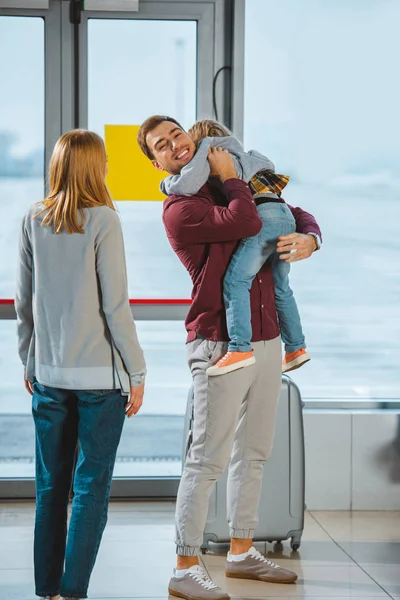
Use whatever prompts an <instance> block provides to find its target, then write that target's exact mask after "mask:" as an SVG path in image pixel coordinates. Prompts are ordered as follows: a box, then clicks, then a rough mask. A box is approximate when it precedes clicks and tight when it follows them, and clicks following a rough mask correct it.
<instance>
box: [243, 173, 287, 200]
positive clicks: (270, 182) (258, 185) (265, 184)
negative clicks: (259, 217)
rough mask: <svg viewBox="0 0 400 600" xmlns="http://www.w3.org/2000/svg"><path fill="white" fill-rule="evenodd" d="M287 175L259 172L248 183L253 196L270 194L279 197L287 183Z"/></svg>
mask: <svg viewBox="0 0 400 600" xmlns="http://www.w3.org/2000/svg"><path fill="white" fill-rule="evenodd" d="M289 179H290V177H289V175H278V173H274V171H267V170H265V171H259V172H258V173H256V174H255V175H253V177H252V178H251V180H250V181H249V187H250V189H251V191H252V193H253V195H257V194H265V193H266V192H272V193H273V194H276V195H277V196H279V197H280V195H281V192H282V190H283V188H284V187H286V186H287V184H288V183H289Z"/></svg>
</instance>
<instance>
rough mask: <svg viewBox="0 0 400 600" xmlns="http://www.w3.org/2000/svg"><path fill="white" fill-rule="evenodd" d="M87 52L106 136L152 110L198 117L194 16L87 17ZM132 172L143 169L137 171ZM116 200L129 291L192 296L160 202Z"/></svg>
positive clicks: (94, 116) (93, 124) (92, 101)
mask: <svg viewBox="0 0 400 600" xmlns="http://www.w3.org/2000/svg"><path fill="white" fill-rule="evenodd" d="M148 40H151V44H148ZM144 48H145V52H144ZM88 53H89V54H88V56H89V65H88V94H89V98H88V101H89V109H88V111H89V112H88V116H89V129H93V130H94V131H96V132H97V133H99V135H101V136H103V137H104V126H105V125H140V124H141V123H142V122H143V121H144V120H145V119H146V118H147V117H149V116H150V115H152V114H167V115H169V116H172V117H174V118H176V119H177V120H178V121H179V122H181V123H182V125H183V126H184V127H190V125H192V124H193V123H194V121H195V120H196V98H197V86H196V83H197V82H196V73H197V23H196V22H195V21H165V20H164V21H157V20H152V21H150V20H148V21H147V20H126V21H124V20H107V19H105V20H98V19H89V21H88ZM166 65H169V66H168V68H166ZM132 177H140V173H137V172H135V171H134V169H133V171H132ZM117 204H118V210H119V211H120V213H121V217H122V224H123V228H124V238H125V246H126V254H127V266H128V276H129V286H130V289H129V291H130V295H131V296H132V297H135V298H188V297H189V296H190V290H191V284H190V279H189V276H188V274H187V273H186V271H185V269H184V268H183V267H182V265H181V263H180V262H179V260H178V259H177V257H176V256H175V254H174V253H173V252H172V250H171V248H170V246H169V243H168V240H167V238H166V235H165V231H164V227H163V224H162V221H161V212H162V202H160V201H158V202H157V201H156V202H143V201H134V202H130V201H129V200H128V201H123V202H117Z"/></svg>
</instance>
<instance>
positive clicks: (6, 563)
mask: <svg viewBox="0 0 400 600" xmlns="http://www.w3.org/2000/svg"><path fill="white" fill-rule="evenodd" d="M173 511H174V505H173V503H163V502H159V503H155V502H149V503H133V502H130V503H112V504H111V506H110V516H109V522H108V525H107V528H106V531H105V534H104V538H103V543H102V546H101V549H100V552H99V556H98V560H97V564H96V567H95V570H94V572H93V577H92V582H91V587H90V598H91V599H92V600H95V599H96V600H97V599H98V600H100V599H102V600H111V599H112V600H116V599H118V598H119V599H122V598H123V599H125V600H126V599H132V600H133V599H134V600H139V599H140V598H143V599H144V598H146V599H147V600H151V599H152V598H154V599H156V598H157V599H166V598H167V597H168V595H167V593H166V588H167V584H168V580H169V577H170V574H171V570H172V567H173V565H174V558H175V556H174V546H173V543H172V539H173ZM33 517H34V507H33V505H32V504H0V600H34V598H35V596H34V593H33V571H32V525H33ZM258 549H259V550H261V551H266V553H267V555H268V557H269V558H271V559H272V560H274V561H276V562H279V563H281V564H282V565H283V566H287V567H289V568H291V569H293V570H295V571H297V573H298V574H299V580H298V582H297V584H295V585H290V586H285V585H272V584H266V583H260V582H252V581H248V582H247V581H240V580H228V579H226V578H225V577H224V561H225V553H226V547H221V546H219V547H218V548H214V550H213V551H211V552H210V553H208V554H207V555H206V556H204V557H202V560H203V562H204V565H205V567H206V569H207V570H208V572H209V574H210V575H211V576H212V577H213V579H214V580H215V581H216V583H218V584H219V585H220V586H221V587H222V588H223V589H224V590H226V591H227V592H229V593H230V594H231V596H232V598H234V599H235V600H239V599H243V600H244V599H258V598H263V599H265V600H267V599H268V600H285V599H286V600H287V599H297V600H304V599H311V598H312V599H313V600H328V599H329V600H334V599H335V598H336V599H340V600H345V599H349V598H351V599H352V600H356V599H359V600H363V599H369V600H378V599H382V598H393V599H395V600H400V513H393V512H392V513H378V512H372V513H367V512H363V513H346V512H313V513H308V514H307V515H306V527H305V531H304V537H303V542H302V546H301V548H300V550H299V552H297V553H292V552H291V551H290V547H289V544H288V543H284V544H283V547H281V549H279V548H277V547H275V548H274V546H273V545H272V544H267V546H264V545H258Z"/></svg>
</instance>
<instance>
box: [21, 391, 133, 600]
mask: <svg viewBox="0 0 400 600" xmlns="http://www.w3.org/2000/svg"><path fill="white" fill-rule="evenodd" d="M33 390H34V393H33V403H32V413H33V418H34V421H35V428H36V521H35V542H34V562H35V584H36V594H37V595H38V596H56V595H57V594H61V596H63V597H67V598H87V589H88V585H89V579H90V575H91V572H92V569H93V566H94V563H95V560H96V556H97V552H98V549H99V546H100V541H101V538H102V534H103V531H104V527H105V525H106V522H107V509H108V501H109V495H110V486H111V479H112V473H113V469H114V463H115V456H116V453H117V448H118V444H119V441H120V438H121V433H122V426H123V423H124V419H125V403H126V397H124V396H122V394H121V393H120V390H85V391H83V390H74V391H72V390H64V389H54V388H51V387H47V386H44V385H41V384H39V383H37V382H35V383H34V384H33ZM78 442H79V453H78V458H77V464H76V470H75V475H74V479H73V482H72V475H73V468H74V458H75V452H76V448H77V444H78ZM71 484H72V486H73V494H74V497H73V502H72V514H71V519H70V523H69V527H68V529H67V511H68V500H69V494H70V490H71Z"/></svg>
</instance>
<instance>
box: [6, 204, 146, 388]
mask: <svg viewBox="0 0 400 600" xmlns="http://www.w3.org/2000/svg"><path fill="white" fill-rule="evenodd" d="M42 208H43V204H36V205H34V206H32V207H31V208H30V209H29V210H28V212H27V213H26V215H25V217H24V219H23V221H22V230H21V235H20V246H19V264H18V277H17V291H16V298H15V308H16V311H17V328H18V342H19V355H20V358H21V360H22V363H23V365H24V366H25V368H26V374H27V379H28V380H29V381H33V379H34V378H35V377H36V379H37V380H38V382H39V383H41V384H43V385H48V386H50V387H55V388H63V389H72V390H74V389H75V390H85V389H90V390H93V389H107V390H108V389H121V390H122V392H123V393H124V394H128V393H129V387H130V386H135V385H140V384H141V383H143V381H144V377H145V373H146V365H145V361H144V357H143V352H142V349H141V347H140V345H139V342H138V339H137V335H136V327H135V323H134V320H133V317H132V313H131V309H130V306H129V300H128V287H127V275H126V264H125V251H124V242H123V237H122V228H121V223H120V219H119V216H118V214H117V213H116V212H115V211H113V210H112V209H111V208H109V207H108V206H100V207H96V208H87V209H85V214H86V223H85V226H84V229H85V232H84V233H83V234H79V233H74V234H72V235H70V234H68V233H65V232H63V233H60V234H58V235H56V234H55V233H54V232H53V230H52V228H50V227H42V226H41V218H39V219H34V218H33V216H34V215H35V214H36V213H38V212H39V211H40V210H41V209H42Z"/></svg>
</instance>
